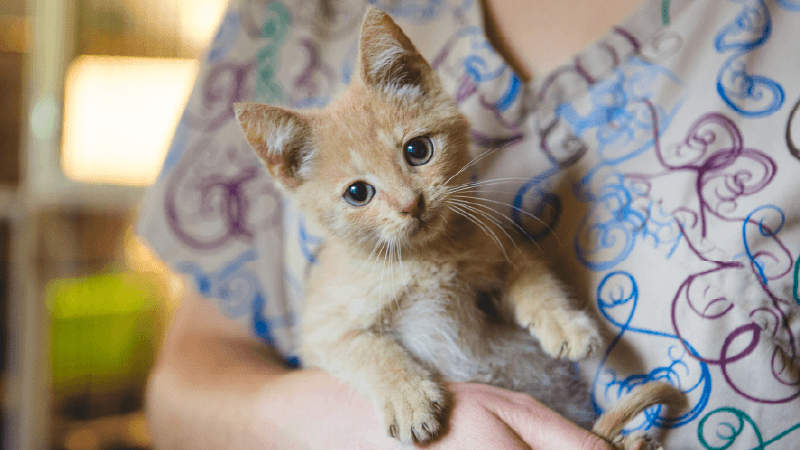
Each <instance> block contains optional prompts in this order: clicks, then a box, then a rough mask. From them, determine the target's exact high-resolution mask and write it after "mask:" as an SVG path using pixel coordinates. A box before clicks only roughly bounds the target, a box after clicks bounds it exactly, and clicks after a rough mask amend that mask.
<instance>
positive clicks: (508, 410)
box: [489, 390, 614, 450]
mask: <svg viewBox="0 0 800 450" xmlns="http://www.w3.org/2000/svg"><path fill="white" fill-rule="evenodd" d="M501 391H502V390H501ZM502 392H503V394H502V395H503V396H504V397H505V398H506V399H507V400H508V401H507V402H504V403H498V404H493V405H490V406H489V407H490V408H491V410H492V412H493V413H494V414H495V415H497V417H498V418H499V419H500V420H501V421H502V422H504V423H505V424H507V426H508V427H509V428H510V429H511V430H513V431H514V433H515V434H516V435H517V436H519V438H520V439H521V440H522V441H523V442H524V443H525V444H527V446H528V447H529V448H531V449H532V450H545V449H552V448H568V449H575V450H614V449H613V447H612V446H611V445H610V444H609V443H607V442H606V441H604V440H603V439H601V438H600V437H599V436H597V435H595V434H592V433H591V432H589V431H587V430H584V429H582V428H580V427H579V426H577V425H575V424H574V423H572V422H570V421H568V420H566V419H564V418H563V417H561V415H559V414H558V413H556V412H554V411H552V410H550V409H548V408H547V407H545V406H544V405H542V404H541V403H539V402H538V401H536V400H534V399H533V398H531V397H529V396H527V395H524V394H515V393H512V392H508V391H502Z"/></svg>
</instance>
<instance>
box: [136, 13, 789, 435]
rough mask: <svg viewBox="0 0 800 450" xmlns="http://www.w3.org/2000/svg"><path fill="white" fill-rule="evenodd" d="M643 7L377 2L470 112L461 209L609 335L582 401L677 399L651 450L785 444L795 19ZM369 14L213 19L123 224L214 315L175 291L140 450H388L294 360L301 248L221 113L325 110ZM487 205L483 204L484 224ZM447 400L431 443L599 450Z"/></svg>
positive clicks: (533, 418)
mask: <svg viewBox="0 0 800 450" xmlns="http://www.w3.org/2000/svg"><path fill="white" fill-rule="evenodd" d="M627 3H630V4H627ZM637 3H639V2H617V3H615V4H614V6H613V7H608V6H607V5H599V4H595V2H584V1H578V2H576V3H575V4H572V3H571V2H533V3H525V4H524V5H515V4H514V2H513V1H506V2H489V3H488V4H486V5H480V4H475V3H471V2H467V3H462V2H454V3H452V4H451V3H443V2H430V3H428V2H424V1H423V2H412V1H407V2H388V3H384V2H376V6H378V7H380V8H382V9H384V10H386V11H387V12H389V13H390V14H391V15H392V17H393V18H395V20H397V22H398V23H399V24H400V25H401V26H402V27H403V30H404V31H405V32H406V33H408V34H409V37H410V38H411V41H412V42H414V44H415V45H416V46H417V48H418V49H419V50H420V52H421V53H422V54H423V56H425V58H426V59H427V60H428V61H429V62H430V65H431V67H432V68H433V69H434V70H436V72H437V73H438V74H439V78H440V79H441V81H442V84H443V86H444V89H445V90H446V91H447V92H448V93H449V94H450V95H451V96H452V98H453V99H454V101H455V102H456V104H457V105H458V108H459V110H461V111H462V112H464V113H465V114H466V115H467V117H468V118H469V119H470V122H471V125H472V128H471V130H470V134H471V138H472V145H473V146H474V147H475V148H476V155H482V156H479V157H478V159H477V160H476V161H475V162H474V163H470V164H469V167H468V168H466V170H469V171H470V177H471V179H473V180H474V181H473V186H475V187H477V186H482V187H484V188H485V194H486V195H485V199H484V200H483V201H482V203H479V204H480V205H484V206H478V205H477V204H470V205H467V206H470V207H471V208H473V209H471V210H469V211H472V214H473V215H475V216H476V217H492V218H493V219H494V221H492V220H491V219H488V218H487V219H485V220H486V222H485V223H488V225H484V226H486V227H487V229H490V228H491V227H493V226H494V227H496V228H495V229H496V230H497V231H496V233H498V234H499V233H502V231H501V228H502V227H501V224H506V223H508V224H512V225H510V226H509V227H507V228H505V229H506V230H507V231H506V232H520V234H521V235H524V236H527V237H529V238H530V239H531V240H532V241H534V242H536V243H537V244H538V245H539V247H540V248H541V252H542V254H543V255H544V257H545V259H548V260H551V262H553V263H554V265H555V266H556V270H557V272H558V273H559V274H560V275H561V278H562V279H563V280H564V281H565V282H566V283H567V284H568V285H571V286H572V287H573V288H574V291H575V295H576V297H577V298H586V299H587V300H588V304H587V307H588V308H589V309H590V311H593V312H594V313H598V314H597V317H598V318H599V319H600V322H602V325H603V326H604V327H605V328H607V330H606V331H607V334H608V335H609V336H610V337H611V338H610V339H609V340H608V342H605V343H604V348H603V349H602V351H601V352H600V353H599V354H600V358H595V359H594V360H592V359H590V360H588V361H587V362H586V363H583V365H582V366H581V369H582V374H581V375H582V378H583V379H584V380H585V381H587V382H588V383H589V385H590V387H591V392H592V398H591V401H592V405H593V406H594V408H595V410H596V411H597V412H600V411H604V410H606V409H608V407H610V406H612V405H613V404H614V403H615V402H617V401H618V400H619V399H620V398H622V397H623V396H624V394H625V393H627V392H628V391H630V389H632V388H633V387H634V386H636V385H640V384H642V383H646V382H650V381H655V380H662V381H668V382H670V383H671V384H673V385H675V386H677V387H679V388H680V389H681V390H682V391H684V392H685V393H686V396H687V398H688V403H689V404H688V407H687V408H686V409H685V410H683V411H679V412H677V413H676V412H671V413H668V412H667V411H665V410H662V409H658V410H651V411H648V413H647V414H646V415H645V417H644V418H641V419H640V421H639V422H636V423H632V424H631V426H632V429H636V428H638V429H651V430H652V429H657V428H663V429H669V431H668V432H666V433H665V434H664V435H663V436H661V437H662V439H664V440H665V441H666V444H667V448H670V447H671V446H672V447H681V446H683V447H686V446H688V447H691V448H695V447H698V446H701V447H705V448H718V447H720V441H725V442H723V443H729V444H730V445H733V444H735V445H736V447H734V448H738V447H740V446H741V447H742V448H751V447H754V446H758V445H762V444H764V443H766V442H768V443H769V444H771V445H774V446H775V447H776V448H777V447H780V446H781V445H788V442H790V439H791V436H792V433H793V432H794V430H797V429H798V428H799V427H800V425H798V424H797V423H796V422H797V419H796V417H798V414H797V411H798V402H797V397H798V395H800V394H798V392H799V391H798V387H797V384H798V383H797V381H798V377H797V370H798V369H797V364H796V362H797V355H796V351H797V343H796V341H795V338H794V336H795V335H796V334H797V332H798V319H797V314H796V312H797V308H798V306H797V305H798V303H797V301H796V299H797V282H796V278H797V277H796V273H797V266H798V265H797V263H796V258H797V257H796V248H797V246H796V245H794V246H793V243H796V242H797V240H798V230H797V226H796V225H794V224H795V223H796V214H797V213H796V211H795V210H793V209H792V205H795V204H796V202H793V195H794V191H795V189H792V188H791V187H789V188H787V186H791V183H792V181H791V180H792V177H791V174H792V169H793V168H796V167H797V166H793V165H794V164H797V163H798V161H797V155H798V151H797V149H796V148H797V147H796V145H795V141H794V136H795V135H796V133H797V132H798V131H800V130H798V129H795V128H794V120H795V118H794V116H795V114H794V111H795V110H796V109H797V108H796V102H797V97H798V96H800V93H798V88H797V87H796V86H793V85H792V84H791V83H790V82H789V81H788V80H791V79H792V78H791V77H788V74H790V73H792V70H791V69H793V68H794V69H796V67H794V66H793V65H792V64H796V63H794V62H793V61H794V59H792V58H791V57H789V56H788V55H789V54H791V53H792V51H793V50H795V48H793V46H794V45H796V44H792V43H793V42H798V41H797V40H793V39H792V38H791V34H792V27H791V24H792V22H791V20H792V18H793V16H794V14H793V9H792V8H793V5H792V4H791V3H790V2H776V3H775V4H769V5H765V4H763V3H760V2H753V3H754V4H753V5H750V4H743V3H738V2H730V3H729V4H723V5H722V6H720V5H717V4H714V5H713V6H711V5H709V4H708V3H706V2H701V1H696V2H688V1H687V2H675V1H673V2H655V1H645V2H643V3H641V4H637ZM363 12H364V4H363V3H362V2H346V1H342V2H336V3H320V4H314V5H310V4H308V3H306V2H297V4H286V3H280V2H273V3H268V4H264V3H261V2H247V1H243V2H241V3H239V4H232V5H231V9H230V11H229V13H228V15H227V16H226V17H225V19H224V20H223V24H222V27H221V29H220V32H219V34H218V36H217V38H216V39H215V42H214V44H213V46H212V48H211V49H210V50H209V52H208V54H207V56H206V63H205V69H204V71H203V72H202V73H201V76H200V78H199V79H198V84H197V86H196V88H195V91H194V93H193V95H192V98H191V100H190V103H189V105H188V107H187V111H186V114H184V117H183V120H182V122H181V125H180V126H179V128H178V130H177V132H176V137H175V141H174V144H173V148H172V149H171V152H170V154H169V156H168V158H167V161H166V162H165V168H164V173H163V175H162V176H161V177H160V179H159V181H158V182H157V183H156V185H155V186H154V187H153V188H152V189H151V190H150V192H149V193H148V199H147V201H146V202H145V205H144V207H143V212H142V219H141V221H140V226H139V230H140V232H141V233H142V234H143V235H144V236H145V237H146V238H147V239H148V240H149V242H150V243H151V244H152V245H153V247H154V248H155V249H156V250H157V251H158V252H159V254H160V256H161V257H162V258H164V259H165V260H167V261H170V262H171V263H173V266H174V267H175V269H176V270H178V271H180V272H183V273H186V274H188V275H189V276H190V277H191V278H192V279H193V281H194V282H195V287H196V291H197V292H198V293H199V294H201V295H202V296H204V297H208V298H212V299H215V300H216V302H211V301H209V300H206V299H201V298H200V297H199V296H191V297H190V298H187V299H186V301H185V302H184V305H183V306H182V308H181V311H180V312H179V313H178V316H177V317H176V320H175V323H174V324H173V326H172V330H171V332H170V334H169V336H168V339H167V341H166V343H165V347H164V351H163V353H162V355H161V358H160V360H159V363H158V366H157V368H156V370H155V372H154V375H153V377H152V380H151V385H150V389H149V392H148V410H149V417H150V420H151V426H152V430H153V436H154V439H155V441H156V445H157V446H158V447H159V448H183V447H189V446H203V447H205V448H216V447H224V448H229V447H235V448H264V447H266V448H394V447H395V446H396V443H395V442H394V441H392V440H391V439H389V438H388V437H387V436H386V435H385V433H384V430H383V428H382V426H381V424H380V419H379V417H378V416H377V413H376V411H375V410H374V408H373V406H372V405H370V404H369V403H368V402H366V401H365V400H364V399H362V398H361V397H359V396H358V395H357V394H355V393H354V392H353V391H351V390H350V388H348V387H347V386H346V385H343V384H342V383H340V382H338V381H337V380H336V379H333V378H332V377H330V376H329V375H327V374H325V373H323V372H319V371H314V370H308V369H303V370H289V369H288V367H290V366H292V365H294V366H296V365H297V364H298V361H297V358H296V356H297V355H298V349H297V343H298V339H297V336H296V334H295V332H296V330H295V328H294V324H295V323H297V322H298V321H299V318H298V317H297V314H298V313H297V311H299V306H298V303H299V302H302V299H303V293H302V288H301V280H302V279H303V278H304V273H305V272H306V270H308V268H309V267H313V266H314V265H315V264H319V261H318V260H317V259H316V258H317V257H318V253H317V251H316V249H317V247H318V245H319V244H320V242H319V241H320V239H319V237H318V235H317V234H315V230H313V229H312V228H310V225H309V224H308V223H306V221H305V219H304V217H303V216H302V215H299V214H297V213H296V210H295V209H294V208H295V206H294V205H292V204H288V203H284V202H283V201H282V200H281V199H280V197H279V196H278V195H277V194H276V191H275V189H274V187H273V185H272V183H271V180H270V177H269V175H268V174H267V172H266V170H264V168H263V163H262V162H260V161H258V160H257V159H256V158H255V156H254V155H253V153H252V150H251V149H249V146H248V145H247V142H246V141H243V137H242V135H241V132H240V131H239V130H238V125H237V124H236V121H235V120H234V114H233V109H232V104H233V103H235V102H242V101H250V100H254V101H259V102H261V103H270V104H279V105H282V106H286V107H292V108H307V107H318V106H323V105H326V104H328V103H329V102H330V100H331V98H332V97H333V96H334V94H335V93H336V92H338V91H339V90H341V87H342V86H343V85H345V84H347V82H348V81H349V80H350V79H351V78H352V77H353V76H354V74H353V73H352V70H353V67H354V65H353V64H354V60H355V58H356V53H357V48H356V40H357V38H358V29H359V25H360V22H361V18H362V17H363ZM601 19H602V20H601ZM484 23H485V24H486V27H485V30H486V31H484ZM564 24H571V25H573V26H574V28H571V29H570V32H569V33H564V32H562V31H561V30H562V29H563V27H564V26H565V25H564ZM615 24H620V25H617V26H614V25H615ZM608 30H610V31H608ZM604 33H605V34H604ZM488 36H494V38H493V39H489V38H488ZM489 42H492V43H493V44H494V48H497V51H495V50H494V48H493V47H492V46H491V45H490V44H489ZM781 42H783V43H784V44H783V45H781V44H780V43H781ZM775 43H778V44H775ZM787 52H788V53H787ZM298 53H299V54H302V56H303V57H304V58H303V59H302V60H300V59H299V58H297V57H296V56H297V55H298ZM784 53H786V54H784ZM576 54H577V56H575V57H574V59H572V60H570V59H569V58H570V57H571V56H572V55H576ZM701 54H702V55H703V56H702V57H700V55H701ZM500 55H503V56H500ZM709 55H710V56H709ZM712 56H713V58H712ZM768 61H771V62H768ZM775 61H779V62H780V63H776V62H775ZM767 67H768V68H770V70H771V72H765V71H764V70H765V69H764V68H767ZM754 74H755V75H754ZM793 133H794V134H793ZM417 156H419V155H417ZM415 157H416V156H415ZM267 162H268V163H269V161H267ZM465 167H466V166H465ZM365 189H366V191H364V192H362V190H359V189H357V187H356V188H355V189H354V190H353V191H352V192H351V198H352V199H353V200H354V201H356V202H358V201H363V200H364V198H367V197H369V192H370V191H369V190H368V189H367V188H365ZM365 192H366V197H364V198H362V194H364V193H365ZM359 199H361V200H359ZM475 201H479V200H475ZM488 206H495V207H496V208H495V209H496V210H497V211H499V213H498V214H499V215H491V214H490V213H488V212H485V213H484V214H486V216H482V215H481V214H480V213H479V211H488V209H486V208H487V207H488ZM421 208H422V207H421V206H420V204H419V203H417V209H421ZM412 209H413V208H412ZM412 209H409V213H412V214H413V211H412ZM795 209H796V207H795ZM281 212H282V213H283V214H281ZM534 214H535V215H536V216H538V217H539V219H540V220H534V219H532V215H534ZM509 230H510V231H509ZM501 236H502V235H501ZM793 249H794V252H795V253H792V251H793ZM376 262H377V261H376ZM387 273H388V274H392V273H393V271H392V270H391V269H389V270H388V271H387ZM387 276H389V275H387ZM254 335H255V336H257V337H258V338H260V342H259V339H254V338H253V336H254ZM265 344H266V345H265ZM447 389H448V391H449V392H450V394H451V395H452V398H453V402H452V410H451V412H450V416H449V417H448V420H447V427H448V429H447V430H446V432H445V433H444V435H443V437H442V438H441V439H440V440H438V441H435V442H434V443H433V445H432V447H431V448H586V449H589V448H610V447H607V446H605V445H606V444H604V443H603V442H602V441H600V440H599V438H597V437H595V436H593V435H591V434H589V433H588V432H585V431H583V430H581V429H580V428H578V427H577V426H573V425H571V424H570V423H569V422H567V421H565V420H564V419H563V418H561V417H560V416H559V415H557V414H555V413H552V412H550V411H549V410H548V409H546V408H543V407H542V406H541V405H540V404H538V403H537V402H535V401H533V400H532V399H531V398H529V397H526V396H524V395H521V394H514V393H511V392H508V391H504V390H501V389H497V388H492V387H489V386H485V385H479V384H462V383H454V384H449V385H447ZM732 423H739V424H740V426H738V427H737V426H734V425H730V424H732ZM726 424H727V425H726ZM728 425H730V426H728ZM720 427H723V428H725V429H731V430H738V431H736V432H733V433H727V434H726V433H718V432H717V431H718V430H719V428H720ZM764 445H765V444H764ZM582 446H583V447H582Z"/></svg>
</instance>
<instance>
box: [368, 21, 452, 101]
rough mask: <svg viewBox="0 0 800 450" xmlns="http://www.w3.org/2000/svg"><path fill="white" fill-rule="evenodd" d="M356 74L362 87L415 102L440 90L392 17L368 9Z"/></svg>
mask: <svg viewBox="0 0 800 450" xmlns="http://www.w3.org/2000/svg"><path fill="white" fill-rule="evenodd" d="M358 51H359V58H358V62H357V65H358V66H357V72H358V73H359V74H360V76H361V79H362V81H363V82H364V84H365V85H367V86H369V87H371V88H373V89H376V90H378V91H380V92H384V93H386V94H389V95H391V96H394V97H400V98H402V99H405V100H411V101H413V100H418V99H419V97H421V96H423V95H426V94H431V93H433V92H434V91H438V90H439V89H440V84H439V80H438V78H436V74H435V73H434V72H433V70H432V69H431V66H430V65H428V62H427V61H425V58H423V57H422V55H420V54H419V52H418V51H417V49H416V48H414V45H413V44H412V43H411V40H409V39H408V37H407V36H406V35H405V34H404V33H403V30H401V29H400V27H399V26H397V24H395V23H394V21H393V20H392V18H391V17H389V15H387V14H386V13H384V12H383V11H381V10H379V9H377V8H375V7H372V6H370V7H368V8H367V13H366V15H365V16H364V22H363V23H362V25H361V37H360V40H359V49H358Z"/></svg>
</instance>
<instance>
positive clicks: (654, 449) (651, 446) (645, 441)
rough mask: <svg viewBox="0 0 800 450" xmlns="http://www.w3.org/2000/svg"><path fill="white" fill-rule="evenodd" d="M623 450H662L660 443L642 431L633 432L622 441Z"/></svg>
mask: <svg viewBox="0 0 800 450" xmlns="http://www.w3.org/2000/svg"><path fill="white" fill-rule="evenodd" d="M622 444H623V446H622V447H621V448H622V449H623V450H664V447H662V446H661V443H659V442H658V441H656V440H655V439H653V437H652V436H650V435H649V434H647V433H645V432H644V431H635V432H633V433H631V434H629V435H628V436H626V437H625V439H624V440H623V441H622Z"/></svg>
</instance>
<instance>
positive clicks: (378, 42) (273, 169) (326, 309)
mask: <svg viewBox="0 0 800 450" xmlns="http://www.w3.org/2000/svg"><path fill="white" fill-rule="evenodd" d="M355 74H356V75H355V76H354V80H353V82H352V83H351V86H350V87H349V89H348V90H347V91H346V92H344V93H343V94H342V95H341V96H340V97H339V98H338V99H337V100H336V101H335V102H333V103H332V104H331V105H330V106H328V107H327V108H325V109H322V110H313V111H304V112H302V113H301V112H295V111H287V110H283V109H280V108H276V107H272V106H267V105H257V104H239V105H236V113H237V118H238V120H239V122H240V124H241V126H242V128H243V130H244V132H245V135H246V137H247V139H248V141H249V142H250V144H251V145H252V146H253V148H254V149H255V150H256V152H257V153H258V154H259V155H260V156H261V157H262V159H263V160H264V161H265V163H266V164H267V167H268V169H269V171H270V173H272V175H273V176H274V177H275V179H276V181H277V182H278V184H279V185H280V186H281V187H282V188H283V189H284V190H285V191H286V192H287V193H288V194H289V195H290V196H292V198H293V199H294V201H295V202H296V203H297V205H298V206H299V208H300V209H301V210H302V211H303V212H304V214H305V215H306V217H307V218H308V219H310V220H314V221H315V222H317V223H318V225H319V226H320V227H321V228H322V229H324V230H326V236H325V244H324V246H323V248H322V250H321V251H320V254H319V258H318V259H319V262H318V264H316V265H315V267H314V270H313V271H312V274H311V276H310V278H309V280H308V281H307V284H306V300H305V306H304V311H303V317H302V349H301V353H302V356H303V361H304V363H305V364H307V365H311V366H317V367H321V368H323V369H325V370H328V371H330V372H331V373H333V374H335V375H336V376H338V377H340V378H341V379H342V380H345V381H347V382H349V383H351V384H352V385H353V386H355V387H356V388H358V390H359V391H360V392H362V393H363V394H364V395H366V396H368V397H369V398H370V399H371V400H372V401H373V402H374V404H375V405H376V406H377V408H378V409H379V410H380V412H381V413H382V415H383V418H384V424H385V428H386V430H387V432H388V433H390V434H391V435H392V436H395V437H397V438H398V439H399V440H401V441H403V442H412V441H416V442H427V441H429V440H431V439H433V438H434V437H435V436H436V435H437V434H438V433H439V432H440V431H441V430H442V426H443V424H442V420H443V418H444V414H443V413H444V411H445V409H446V408H447V406H448V397H447V393H446V392H445V390H444V388H443V384H442V382H443V381H446V380H451V381H476V382H483V383H490V384H495V385H498V386H502V387H506V388H509V389H514V390H517V391H523V392H528V393H530V394H531V395H534V396H535V397H536V398H538V399H540V400H542V401H543V402H545V403H546V404H548V405H549V406H551V407H552V408H554V409H556V410H557V411H559V412H561V413H563V414H565V415H566V416H567V417H569V418H572V419H573V420H576V421H578V422H581V423H583V424H588V423H589V422H591V419H592V417H591V410H590V408H589V403H588V395H587V393H586V390H585V387H582V386H581V385H580V384H579V383H578V382H577V380H576V377H575V373H574V372H573V370H574V369H573V367H572V365H571V363H570V362H569V361H567V360H578V359H582V358H585V357H587V356H589V355H592V354H593V353H594V352H595V351H596V350H597V349H598V348H599V346H600V336H599V333H598V330H597V327H596V324H595V322H594V321H593V320H592V318H591V317H590V316H589V315H588V314H587V313H586V312H585V310H584V309H582V308H580V307H579V305H575V304H573V302H572V301H571V300H570V296H569V295H568V294H567V292H566V290H565V288H564V287H563V286H562V285H561V283H560V282H559V281H558V280H556V278H555V277H553V275H552V274H551V272H550V271H549V270H548V269H547V267H546V266H545V264H543V263H542V262H541V261H540V260H538V259H537V258H536V257H535V256H533V255H535V252H534V251H533V250H532V249H530V248H528V245H529V244H527V243H526V241H525V240H520V242H517V240H516V239H515V236H514V235H513V233H512V232H513V227H508V228H511V229H510V230H509V229H506V228H501V227H500V226H499V225H501V224H502V222H501V219H500V218H499V217H500V216H499V215H497V214H495V215H491V214H492V213H491V212H490V211H489V209H488V207H487V205H484V204H482V203H480V202H476V200H474V199H472V200H470V199H468V198H466V197H464V195H467V194H469V193H470V192H472V191H471V190H470V189H471V187H470V184H469V179H468V174H469V171H468V170H464V169H465V167H466V166H467V165H468V164H469V163H470V154H469V145H470V143H469V137H468V136H469V124H468V122H467V120H466V119H465V118H464V117H463V116H462V115H461V114H460V113H459V112H458V110H457V109H456V106H455V105H454V103H453V102H452V101H451V100H450V98H449V97H448V96H447V94H446V93H445V92H444V91H443V89H442V87H441V84H440V83H439V81H438V78H437V76H436V74H435V73H434V72H433V71H432V70H431V68H430V66H428V64H427V62H426V61H425V60H424V59H423V58H422V56H420V55H419V53H418V52H417V51H416V50H415V48H414V46H413V45H412V44H411V42H410V41H409V40H408V38H407V37H406V36H405V35H404V34H403V32H402V31H401V30H400V28H399V27H397V26H396V25H395V24H394V22H392V20H391V19H390V18H389V17H388V16H387V15H385V14H384V13H381V12H380V11H378V10H376V9H369V10H368V11H367V14H366V17H365V19H364V24H363V26H362V31H361V40H360V49H359V58H358V61H357V63H356V70H355ZM419 136H427V137H428V138H430V140H431V142H432V143H433V147H434V152H433V156H432V157H431V159H430V161H428V162H427V163H425V164H422V165H418V166H415V165H411V164H409V163H408V161H407V160H406V159H405V157H404V153H403V148H404V144H405V143H408V142H409V141H410V140H411V139H413V138H415V137H419ZM357 182H363V183H367V184H369V185H371V186H373V187H374V192H375V194H374V197H373V198H372V199H371V200H370V201H369V202H368V203H366V204H365V205H362V206H354V205H353V204H350V203H348V202H347V201H345V199H344V193H345V191H346V190H347V189H348V187H349V186H351V185H353V184H354V183H357ZM560 358H563V359H560ZM660 386H662V387H661V389H667V388H666V387H663V385H660ZM647 389H653V388H652V386H651V387H649V388H647ZM662 397H663V396H662ZM662 397H658V396H655V397H653V396H652V395H651V396H646V395H645V396H631V400H629V401H623V403H622V404H621V405H620V406H619V407H618V408H617V409H615V411H617V413H615V414H617V415H615V416H613V417H618V416H619V417H620V418H621V420H625V421H627V420H629V419H630V417H631V414H633V413H638V412H640V411H641V410H642V409H643V408H644V407H646V406H649V404H651V403H648V402H650V401H651V400H652V399H653V398H656V399H661V398H662ZM620 411H622V412H623V413H624V414H621V415H620V413H619V412H620ZM609 421H611V422H612V423H611V424H610V425H609ZM599 423H600V424H601V425H602V426H601V427H600V428H599V429H598V431H599V432H601V433H603V432H613V434H614V435H603V436H604V437H605V438H607V439H609V440H611V439H613V438H615V437H616V434H618V433H619V431H621V427H620V426H619V425H618V424H617V423H616V422H614V420H613V418H612V419H607V420H606V421H605V422H603V421H601V422H599ZM637 442H638V441H637ZM626 445H627V444H626ZM637 445H638V444H637ZM631 448H633V447H631Z"/></svg>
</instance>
